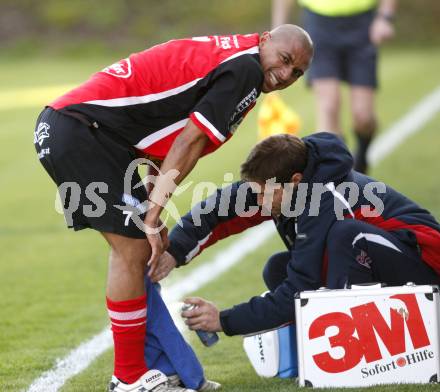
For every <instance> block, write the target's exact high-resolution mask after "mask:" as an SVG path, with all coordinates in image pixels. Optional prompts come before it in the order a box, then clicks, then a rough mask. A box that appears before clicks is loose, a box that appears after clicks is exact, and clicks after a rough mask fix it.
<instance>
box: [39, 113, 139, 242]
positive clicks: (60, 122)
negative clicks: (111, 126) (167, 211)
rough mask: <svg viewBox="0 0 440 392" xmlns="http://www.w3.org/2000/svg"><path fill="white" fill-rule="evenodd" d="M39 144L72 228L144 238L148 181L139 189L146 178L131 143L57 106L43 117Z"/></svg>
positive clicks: (40, 120)
mask: <svg viewBox="0 0 440 392" xmlns="http://www.w3.org/2000/svg"><path fill="white" fill-rule="evenodd" d="M34 144H35V148H36V150H37V154H38V157H39V159H40V162H41V164H42V165H43V166H44V168H45V169H46V171H47V172H48V173H49V175H50V176H51V177H52V179H53V180H54V181H55V183H56V184H57V186H58V191H59V194H60V197H61V203H62V204H63V208H64V216H65V219H66V223H67V226H68V227H69V228H73V229H75V230H81V229H85V228H93V229H95V230H98V231H100V232H110V233H116V234H120V235H124V236H126V237H132V238H145V233H144V231H143V230H142V224H141V222H143V219H144V216H145V211H146V209H147V206H146V200H147V192H146V189H145V186H143V185H141V186H139V187H136V188H135V185H137V184H139V182H140V181H141V178H140V176H139V173H138V168H137V165H136V162H133V161H134V160H135V159H136V153H135V150H134V148H133V147H132V146H130V145H129V144H128V143H127V142H126V141H124V140H123V139H119V138H118V136H117V135H115V134H113V133H112V132H111V131H110V130H108V129H105V128H101V127H99V128H97V129H95V128H93V127H89V126H87V125H86V124H85V123H84V122H81V121H79V120H78V119H76V118H73V117H71V116H68V115H65V114H62V113H60V112H58V111H56V110H53V109H52V108H46V109H45V110H43V112H42V113H41V114H40V116H39V117H38V120H37V124H36V128H35V133H34ZM129 167H131V168H132V169H133V170H132V171H131V173H130V171H127V168H129ZM142 203H143V204H142Z"/></svg>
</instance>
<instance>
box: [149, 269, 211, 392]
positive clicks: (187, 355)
mask: <svg viewBox="0 0 440 392" xmlns="http://www.w3.org/2000/svg"><path fill="white" fill-rule="evenodd" d="M145 288H146V293H147V334H146V338H145V351H144V353H145V361H146V363H147V366H148V368H149V369H158V370H160V371H161V372H163V373H165V374H166V375H167V376H169V375H172V374H178V375H179V377H180V379H181V380H182V382H183V384H184V385H185V386H186V387H187V388H191V389H199V388H200V387H201V386H202V384H203V382H204V380H205V377H204V374H203V368H202V365H201V364H200V362H199V360H198V359H197V356H196V354H195V353H194V351H193V349H192V348H191V346H190V345H189V344H188V343H187V342H186V341H185V339H184V338H183V336H182V334H181V333H180V332H179V330H178V329H177V327H176V325H175V324H174V321H173V319H172V318H171V315H170V313H169V312H168V309H167V307H166V305H165V303H164V301H163V299H162V297H161V296H160V292H159V291H160V286H159V284H153V283H152V282H151V281H150V279H149V278H148V277H146V278H145Z"/></svg>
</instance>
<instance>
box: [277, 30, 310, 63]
mask: <svg viewBox="0 0 440 392" xmlns="http://www.w3.org/2000/svg"><path fill="white" fill-rule="evenodd" d="M270 34H271V35H272V38H273V39H274V40H276V41H278V40H282V41H285V42H288V43H292V44H294V45H295V48H296V50H302V51H304V52H305V53H307V54H309V55H310V57H313V42H312V39H311V38H310V35H309V33H307V31H305V30H304V29H303V28H301V27H299V26H297V25H293V24H283V25H281V26H278V27H275V28H274V29H273V30H272V31H271V32H270Z"/></svg>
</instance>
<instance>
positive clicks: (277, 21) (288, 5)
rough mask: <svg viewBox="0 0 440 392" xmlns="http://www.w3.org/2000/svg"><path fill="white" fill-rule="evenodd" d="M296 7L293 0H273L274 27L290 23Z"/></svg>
mask: <svg viewBox="0 0 440 392" xmlns="http://www.w3.org/2000/svg"><path fill="white" fill-rule="evenodd" d="M293 8H294V1H293V0H272V28H275V27H277V26H279V25H282V24H285V23H288V22H289V20H290V19H291V17H292V12H293Z"/></svg>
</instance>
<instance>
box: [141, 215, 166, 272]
mask: <svg viewBox="0 0 440 392" xmlns="http://www.w3.org/2000/svg"><path fill="white" fill-rule="evenodd" d="M145 224H146V226H147V227H146V229H147V233H146V236H147V240H148V242H149V243H150V247H151V256H150V259H149V260H148V262H147V266H148V267H149V270H148V276H149V277H150V278H151V276H152V275H153V274H154V272H155V270H156V268H157V265H158V263H159V258H160V256H161V255H162V254H163V252H165V250H166V249H167V248H168V246H169V240H168V229H167V227H166V226H164V225H163V224H162V222H161V221H160V220H159V221H158V222H157V223H156V224H151V223H150V224H149V223H148V222H145Z"/></svg>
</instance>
